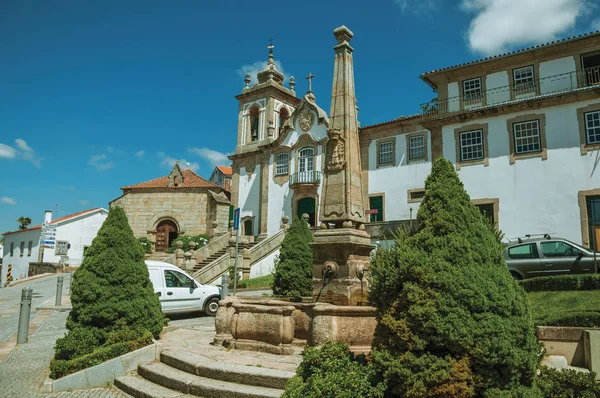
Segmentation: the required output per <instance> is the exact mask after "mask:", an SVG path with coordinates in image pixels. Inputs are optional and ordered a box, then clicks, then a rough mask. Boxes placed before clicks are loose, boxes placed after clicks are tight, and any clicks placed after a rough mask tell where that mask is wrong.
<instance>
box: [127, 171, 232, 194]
mask: <svg viewBox="0 0 600 398" xmlns="http://www.w3.org/2000/svg"><path fill="white" fill-rule="evenodd" d="M181 173H182V174H183V185H182V186H179V187H169V176H168V175H167V176H164V177H160V178H155V179H154V180H150V181H144V182H140V183H139V184H134V185H128V186H125V187H121V189H122V190H123V191H125V190H128V189H151V188H172V189H181V188H221V187H220V186H218V185H216V184H213V183H212V182H210V181H207V180H205V179H204V178H202V177H200V176H199V175H198V174H196V173H194V172H193V171H192V170H190V169H185V170H182V171H181Z"/></svg>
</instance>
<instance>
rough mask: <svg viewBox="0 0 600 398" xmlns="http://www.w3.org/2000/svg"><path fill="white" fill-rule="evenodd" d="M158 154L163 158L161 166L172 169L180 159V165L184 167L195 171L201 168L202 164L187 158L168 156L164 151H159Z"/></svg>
mask: <svg viewBox="0 0 600 398" xmlns="http://www.w3.org/2000/svg"><path fill="white" fill-rule="evenodd" d="M156 155H157V156H158V157H159V158H161V161H160V166H161V167H163V168H165V169H169V170H171V169H172V168H173V166H175V163H176V162H177V161H179V167H181V168H182V169H191V170H192V171H194V172H195V171H198V170H200V165H199V164H198V163H196V162H190V161H188V160H186V159H175V158H172V157H170V156H167V155H166V154H165V153H164V152H158V153H157V154H156Z"/></svg>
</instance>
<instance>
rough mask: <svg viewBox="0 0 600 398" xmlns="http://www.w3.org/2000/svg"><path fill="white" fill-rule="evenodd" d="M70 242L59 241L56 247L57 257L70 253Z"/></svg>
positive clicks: (55, 253)
mask: <svg viewBox="0 0 600 398" xmlns="http://www.w3.org/2000/svg"><path fill="white" fill-rule="evenodd" d="M69 246H70V245H69V242H67V241H66V240H57V241H56V246H55V247H54V255H55V256H66V255H67V254H68V253H69Z"/></svg>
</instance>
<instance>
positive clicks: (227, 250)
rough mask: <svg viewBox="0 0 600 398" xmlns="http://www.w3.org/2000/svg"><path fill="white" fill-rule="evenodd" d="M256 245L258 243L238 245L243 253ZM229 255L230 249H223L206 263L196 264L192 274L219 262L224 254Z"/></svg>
mask: <svg viewBox="0 0 600 398" xmlns="http://www.w3.org/2000/svg"><path fill="white" fill-rule="evenodd" d="M254 245H256V243H247V244H238V251H240V252H241V251H242V250H243V249H250V248H251V247H253V246H254ZM234 247H235V246H234ZM227 253H229V248H228V247H224V248H222V249H221V250H219V251H217V252H216V253H214V254H212V255H211V256H209V257H208V258H206V259H205V260H204V261H202V262H200V263H198V264H196V265H195V266H194V270H193V271H192V273H195V272H197V271H199V270H201V269H202V268H204V267H206V266H207V265H209V264H210V263H212V262H213V261H215V260H218V259H219V258H221V257H222V256H223V255H224V254H227Z"/></svg>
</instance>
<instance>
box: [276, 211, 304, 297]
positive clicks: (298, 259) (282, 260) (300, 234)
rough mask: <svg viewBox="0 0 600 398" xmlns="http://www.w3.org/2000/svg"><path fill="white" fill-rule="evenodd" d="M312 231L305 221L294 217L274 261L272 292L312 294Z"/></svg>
mask: <svg viewBox="0 0 600 398" xmlns="http://www.w3.org/2000/svg"><path fill="white" fill-rule="evenodd" d="M310 242H312V233H311V232H310V229H308V224H307V223H306V221H304V220H301V219H300V218H298V217H295V218H294V220H293V221H292V225H291V227H290V230H289V231H288V232H287V234H286V235H285V238H283V242H281V250H280V252H279V259H277V261H276V262H275V272H274V277H273V294H274V295H276V296H293V297H298V296H302V295H305V294H308V295H310V294H312V261H313V259H312V249H311V248H310V246H309V243H310Z"/></svg>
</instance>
